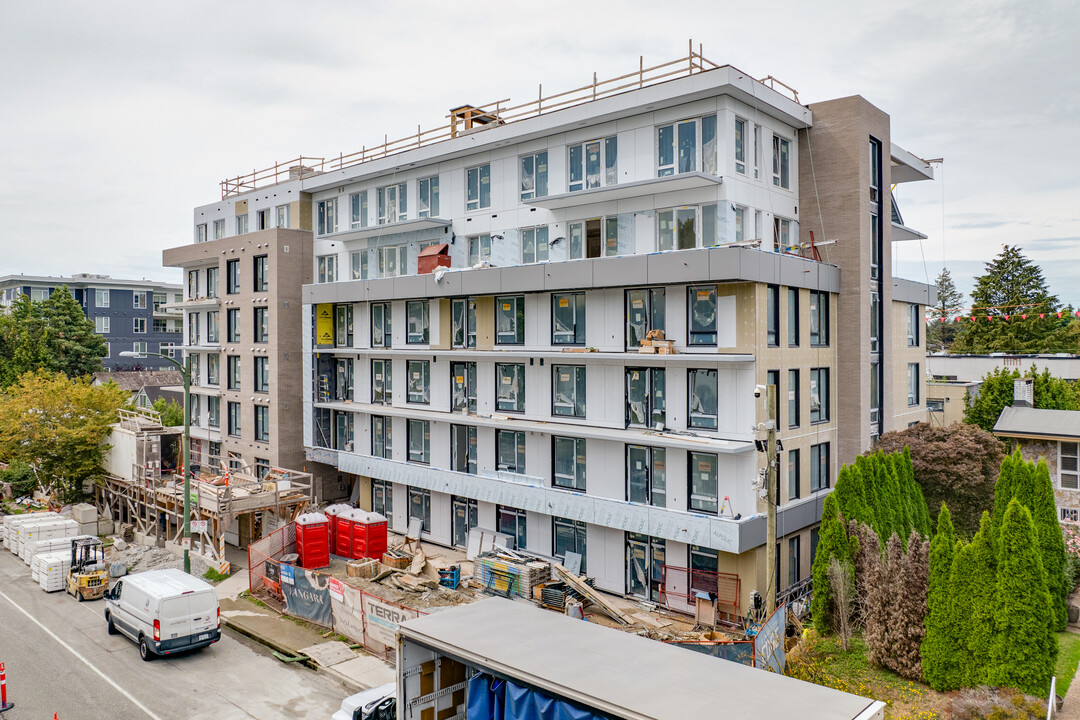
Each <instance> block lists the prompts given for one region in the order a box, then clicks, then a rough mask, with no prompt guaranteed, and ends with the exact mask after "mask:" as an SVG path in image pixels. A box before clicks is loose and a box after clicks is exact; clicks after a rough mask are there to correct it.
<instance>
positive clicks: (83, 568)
mask: <svg viewBox="0 0 1080 720" xmlns="http://www.w3.org/2000/svg"><path fill="white" fill-rule="evenodd" d="M66 589H67V591H68V594H70V595H74V596H75V599H76V600H78V601H79V602H82V601H83V600H97V599H99V598H101V597H104V595H105V591H106V590H108V589H109V566H108V565H107V564H106V563H105V548H104V546H103V545H102V542H101V540H100V539H98V538H96V537H94V538H72V540H71V569H70V570H69V571H68V579H67V588H66Z"/></svg>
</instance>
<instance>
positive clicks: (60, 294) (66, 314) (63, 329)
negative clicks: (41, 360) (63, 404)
mask: <svg viewBox="0 0 1080 720" xmlns="http://www.w3.org/2000/svg"><path fill="white" fill-rule="evenodd" d="M41 314H42V316H43V317H44V318H45V324H46V326H47V327H48V330H49V335H48V349H49V356H50V358H51V359H52V363H51V364H50V367H48V369H49V370H53V371H54V372H62V373H64V374H65V375H67V376H68V377H69V378H77V377H81V376H83V375H89V374H90V373H94V372H97V371H99V370H101V367H102V366H101V359H102V358H104V357H105V355H106V354H107V352H108V348H107V347H106V344H105V339H104V338H102V337H101V336H100V335H98V334H97V333H96V332H95V328H94V323H93V321H92V320H90V318H88V317H86V314H85V313H83V310H82V308H81V307H80V306H79V303H77V302H75V298H73V297H72V296H71V292H69V291H68V289H67V286H66V285H61V286H60V288H59V289H57V290H56V291H55V292H53V293H52V295H50V296H49V297H48V299H46V300H45V301H44V302H43V303H42V307H41Z"/></svg>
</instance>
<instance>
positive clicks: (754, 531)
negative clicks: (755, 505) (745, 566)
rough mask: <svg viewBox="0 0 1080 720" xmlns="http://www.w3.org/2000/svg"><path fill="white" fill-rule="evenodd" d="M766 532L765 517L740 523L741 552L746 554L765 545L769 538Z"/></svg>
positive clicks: (760, 516) (759, 516) (761, 516)
mask: <svg viewBox="0 0 1080 720" xmlns="http://www.w3.org/2000/svg"><path fill="white" fill-rule="evenodd" d="M766 531H767V528H766V527H765V516H764V515H758V516H757V517H754V518H750V519H749V520H744V521H743V522H741V523H739V552H740V553H744V552H746V551H747V550H753V549H754V548H756V547H759V546H761V545H764V544H765V538H766V537H767V532H766Z"/></svg>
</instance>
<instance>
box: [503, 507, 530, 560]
mask: <svg viewBox="0 0 1080 720" xmlns="http://www.w3.org/2000/svg"><path fill="white" fill-rule="evenodd" d="M503 513H506V514H507V515H513V516H514V532H513V533H506V532H504V530H503V524H502V515H503ZM527 517H528V516H527V515H526V513H525V511H524V510H522V509H521V508H516V507H511V506H510V505H496V506H495V525H496V530H498V531H499V532H500V533H503V534H504V535H505V534H510V535H512V536H513V538H514V545H515V546H516V547H517V549H518V550H521V551H524V550H525V548H526V546H527V541H528V538H529V533H528V523H527Z"/></svg>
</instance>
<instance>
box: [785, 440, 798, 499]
mask: <svg viewBox="0 0 1080 720" xmlns="http://www.w3.org/2000/svg"><path fill="white" fill-rule="evenodd" d="M787 457H788V461H787V488H788V495H787V496H788V500H798V499H799V497H800V495H801V493H800V488H799V451H798V450H789V451H788V454H787Z"/></svg>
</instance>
